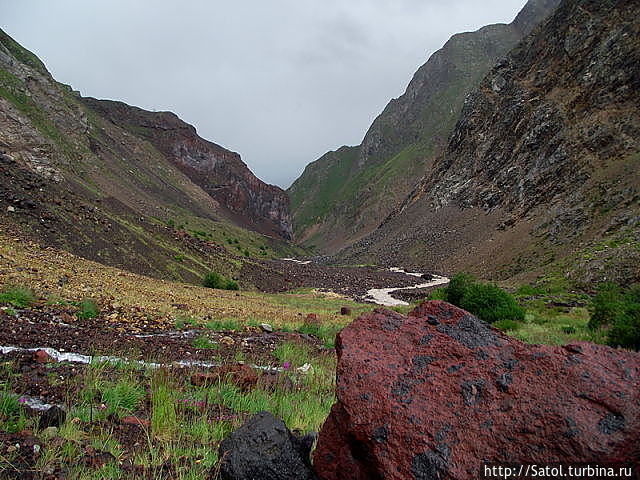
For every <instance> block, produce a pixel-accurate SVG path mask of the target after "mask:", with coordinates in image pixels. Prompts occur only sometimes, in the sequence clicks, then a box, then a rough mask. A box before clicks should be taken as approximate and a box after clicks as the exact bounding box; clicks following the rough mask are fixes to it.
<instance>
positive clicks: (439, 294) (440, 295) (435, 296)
mask: <svg viewBox="0 0 640 480" xmlns="http://www.w3.org/2000/svg"><path fill="white" fill-rule="evenodd" d="M429 300H444V301H445V302H446V301H447V287H442V288H436V289H435V290H434V291H433V292H431V293H430V294H429Z"/></svg>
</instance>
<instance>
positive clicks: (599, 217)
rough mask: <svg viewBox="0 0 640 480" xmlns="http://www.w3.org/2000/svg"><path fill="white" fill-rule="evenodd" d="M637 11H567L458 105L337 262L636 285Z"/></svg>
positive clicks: (628, 5)
mask: <svg viewBox="0 0 640 480" xmlns="http://www.w3.org/2000/svg"><path fill="white" fill-rule="evenodd" d="M638 13H640V11H639V5H638V3H637V2H622V1H615V0H609V1H602V2H593V1H588V0H581V1H579V0H572V1H565V2H563V3H562V4H561V6H560V7H559V8H558V10H557V11H556V12H555V14H554V15H553V16H551V17H550V18H549V20H548V21H547V22H546V23H544V24H543V26H542V28H540V29H538V30H536V31H535V32H534V33H533V34H532V35H531V36H529V37H527V38H526V39H525V40H524V41H523V42H522V43H520V44H519V45H518V46H517V47H516V48H515V49H514V50H512V51H511V52H510V53H509V55H507V56H506V57H505V58H504V59H502V60H500V61H499V62H498V63H497V64H496V65H495V66H494V67H493V68H492V69H491V71H490V72H489V73H488V75H486V76H485V77H484V79H483V80H482V82H481V83H480V85H479V87H478V88H476V89H475V90H474V91H473V92H472V93H471V94H470V95H469V96H468V97H467V98H466V99H465V102H464V107H463V110H462V113H461V115H460V118H459V120H458V122H457V124H456V127H455V129H454V131H453V133H452V135H451V137H450V141H449V144H448V146H447V148H446V151H445V152H444V154H443V155H441V156H440V157H438V159H437V160H436V161H435V162H434V165H433V168H432V169H431V170H430V171H428V172H427V174H426V175H425V176H424V178H423V179H422V180H421V181H420V182H419V184H418V185H417V186H416V187H415V188H414V190H413V191H412V193H411V194H410V195H409V197H408V198H407V199H406V200H405V202H404V203H403V204H402V205H401V206H400V207H399V208H397V209H396V210H395V211H394V212H392V213H391V214H390V215H389V216H388V217H387V219H386V220H385V221H384V222H383V224H382V225H381V227H380V228H379V229H377V230H376V231H375V232H373V233H372V234H371V235H370V236H369V237H368V238H366V239H364V240H362V241H361V242H359V243H357V244H355V245H353V246H352V247H350V248H349V249H347V250H346V251H345V252H343V253H342V259H343V260H344V261H366V259H369V260H371V259H385V261H388V262H391V263H395V262H401V263H403V264H407V263H413V264H416V265H421V266H423V267H430V268H435V269H438V268H440V269H454V270H455V269H468V270H473V271H475V272H477V273H480V274H482V275H483V276H485V277H493V278H507V277H511V276H513V275H516V274H519V273H521V272H527V271H530V270H535V269H536V268H540V267H544V266H545V265H547V266H549V267H547V268H551V267H550V264H552V263H554V262H555V261H556V260H557V259H560V258H566V259H568V260H567V261H569V262H570V263H571V266H570V267H569V268H564V270H565V271H566V272H567V273H566V275H568V276H569V277H574V278H573V279H574V280H576V281H577V282H578V283H582V284H583V285H585V286H588V285H589V284H591V282H593V281H595V280H599V281H601V280H616V281H619V282H630V281H638V279H639V278H640V252H639V250H638V245H640V237H639V225H640V216H639V213H640V212H639V209H638V205H639V200H640V196H639V193H638V190H639V187H640V177H639V169H638V161H639V160H640V157H639V153H638V152H639V151H640V143H639V139H640V130H639V128H640V116H639V113H638V105H639V104H640V98H638V91H639V90H638V87H639V86H640V83H639V79H640V77H639V76H638V71H639V66H640V44H639V42H638V38H640V22H638V20H637V18H638ZM558 267H561V268H562V264H561V263H559V264H556V266H555V267H554V268H558Z"/></svg>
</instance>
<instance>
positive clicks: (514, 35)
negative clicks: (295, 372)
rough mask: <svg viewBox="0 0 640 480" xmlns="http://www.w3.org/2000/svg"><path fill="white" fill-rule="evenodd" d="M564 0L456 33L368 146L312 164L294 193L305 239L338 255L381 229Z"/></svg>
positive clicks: (387, 113) (543, 1)
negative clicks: (477, 91) (477, 100)
mask: <svg viewBox="0 0 640 480" xmlns="http://www.w3.org/2000/svg"><path fill="white" fill-rule="evenodd" d="M558 2H559V0H531V1H530V2H529V3H528V4H527V5H526V6H525V8H524V9H523V10H522V12H520V14H519V15H518V17H517V18H516V19H515V20H514V22H512V23H511V24H510V25H490V26H487V27H484V28H482V29H480V30H478V31H477V32H470V33H462V34H458V35H454V36H453V37H452V38H451V39H450V40H449V41H448V42H447V43H446V44H445V45H444V47H443V48H442V49H441V50H439V51H437V52H436V53H434V54H433V55H432V56H431V57H430V58H429V60H428V61H427V63H425V64H424V65H423V66H422V67H420V69H419V70H418V71H417V72H416V74H415V75H414V77H413V79H412V80H411V82H410V83H409V85H408V87H407V90H406V92H405V93H404V94H403V95H402V96H401V97H399V98H397V99H394V100H392V101H391V102H390V103H389V104H388V105H387V106H386V108H385V109H384V111H383V112H382V113H381V114H380V115H379V116H378V118H376V120H375V121H374V122H373V124H372V125H371V127H370V128H369V130H368V132H367V133H366V135H365V137H364V139H363V141H362V144H361V145H359V146H357V147H343V148H341V149H339V150H337V151H336V152H330V153H328V154H326V155H325V156H323V157H322V158H320V159H319V160H317V161H316V162H313V163H312V164H310V165H309V166H308V167H307V169H305V171H304V173H303V174H302V176H301V177H300V178H299V179H298V180H296V182H294V184H293V185H292V186H291V187H290V189H289V194H290V196H291V200H292V211H293V215H294V219H295V222H294V223H295V232H296V236H297V238H298V240H299V241H302V242H305V243H307V244H315V245H317V246H319V247H320V248H324V249H325V250H327V251H335V250H337V249H338V248H340V247H343V246H345V245H347V244H349V243H351V242H353V241H355V240H357V239H359V238H361V237H362V236H363V235H365V234H367V233H369V232H371V231H372V230H373V229H375V228H376V227H377V226H378V225H379V224H380V223H381V221H382V220H383V219H384V218H385V216H386V215H387V214H389V213H390V212H391V211H392V210H393V208H394V207H395V206H397V205H398V204H399V203H401V202H402V201H403V200H404V198H406V196H407V194H408V193H409V192H410V191H411V189H412V188H413V187H414V186H415V184H416V181H417V180H418V179H419V178H420V177H422V175H424V173H425V171H428V170H429V169H430V168H431V165H432V164H433V159H434V158H435V157H436V156H437V155H438V154H439V153H440V152H441V151H442V150H443V148H444V147H445V146H446V144H447V139H448V137H449V135H450V133H451V131H452V130H453V127H454V126H455V122H456V120H457V118H458V116H459V114H460V111H461V109H462V106H463V102H464V98H465V96H466V95H467V94H468V93H469V92H470V91H471V90H472V89H473V88H474V87H475V86H476V85H477V84H478V83H479V82H480V80H481V79H482V77H483V76H484V75H485V74H486V73H487V72H488V71H489V69H490V68H491V67H492V66H493V65H494V64H495V62H496V61H497V60H498V59H499V58H500V57H502V56H504V55H505V54H506V53H507V52H508V51H509V50H510V49H511V48H513V47H514V46H515V45H516V44H517V42H518V41H519V40H520V39H521V38H522V37H523V36H524V35H526V34H527V33H529V31H530V30H531V29H532V28H533V27H534V26H535V25H536V24H537V23H539V22H540V21H541V20H542V19H544V18H545V17H546V16H548V15H549V13H551V12H552V11H553V9H554V8H555V7H556V6H557V4H558Z"/></svg>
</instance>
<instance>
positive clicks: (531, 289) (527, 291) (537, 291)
mask: <svg viewBox="0 0 640 480" xmlns="http://www.w3.org/2000/svg"><path fill="white" fill-rule="evenodd" d="M544 293H545V292H544V288H541V287H536V286H533V285H531V284H528V283H527V284H525V285H520V286H519V287H518V290H517V291H516V294H518V295H522V296H533V295H543V294H544Z"/></svg>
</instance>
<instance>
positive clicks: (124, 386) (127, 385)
mask: <svg viewBox="0 0 640 480" xmlns="http://www.w3.org/2000/svg"><path fill="white" fill-rule="evenodd" d="M144 396H145V391H144V389H143V388H142V387H140V386H139V385H136V384H135V383H133V382H132V381H131V380H127V379H120V380H119V381H118V383H116V384H115V385H113V386H110V387H107V388H104V391H103V392H102V402H103V403H104V404H105V405H106V406H107V408H108V411H109V413H116V412H119V411H122V410H124V411H126V412H132V411H134V410H135V409H136V407H137V406H138V404H139V403H140V401H141V400H142V399H143V398H144Z"/></svg>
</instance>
